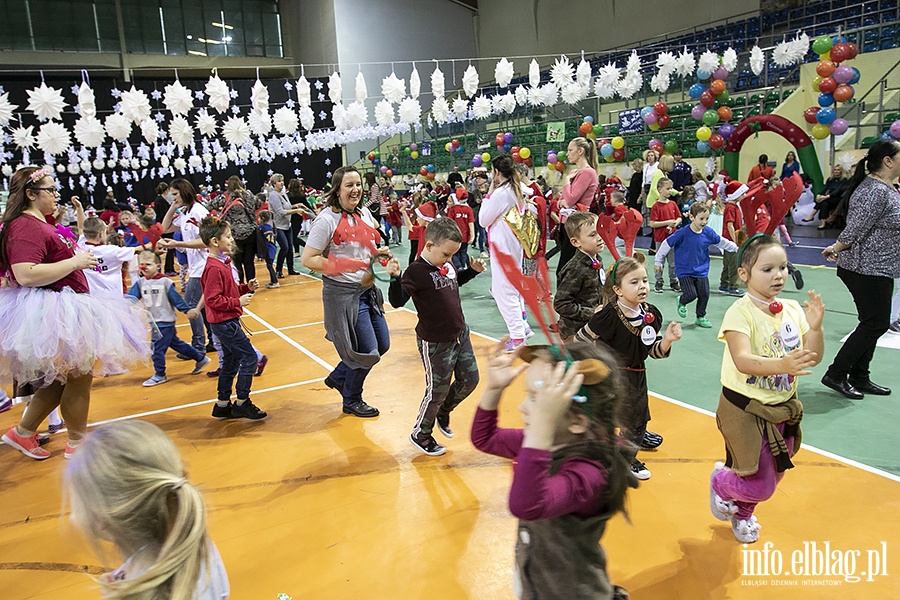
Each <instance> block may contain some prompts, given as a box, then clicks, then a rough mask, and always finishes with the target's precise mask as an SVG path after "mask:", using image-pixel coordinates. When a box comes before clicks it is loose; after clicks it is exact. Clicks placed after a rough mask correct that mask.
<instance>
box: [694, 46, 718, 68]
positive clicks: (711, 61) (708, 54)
mask: <svg viewBox="0 0 900 600" xmlns="http://www.w3.org/2000/svg"><path fill="white" fill-rule="evenodd" d="M718 68H719V55H718V54H716V53H715V52H713V51H712V50H706V51H705V52H704V53H703V54H701V55H700V59H699V60H698V61H697V70H698V71H704V72H706V73H712V72H713V71H715V70H716V69H718Z"/></svg>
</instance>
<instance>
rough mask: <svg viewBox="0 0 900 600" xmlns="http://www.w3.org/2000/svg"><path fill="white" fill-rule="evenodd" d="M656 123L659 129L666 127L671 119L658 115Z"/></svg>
mask: <svg viewBox="0 0 900 600" xmlns="http://www.w3.org/2000/svg"><path fill="white" fill-rule="evenodd" d="M656 122H657V123H658V124H659V126H660V127H668V126H669V124H670V123H671V122H672V117H670V116H669V115H668V114H665V115H659V119H657V121H656Z"/></svg>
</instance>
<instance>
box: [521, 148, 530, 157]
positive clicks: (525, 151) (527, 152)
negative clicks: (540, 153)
mask: <svg viewBox="0 0 900 600" xmlns="http://www.w3.org/2000/svg"><path fill="white" fill-rule="evenodd" d="M519 156H521V157H522V158H528V157H529V156H531V150H530V149H528V148H522V149H521V150H519Z"/></svg>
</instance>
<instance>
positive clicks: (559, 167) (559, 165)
mask: <svg viewBox="0 0 900 600" xmlns="http://www.w3.org/2000/svg"><path fill="white" fill-rule="evenodd" d="M556 170H557V172H559V173H562V172H563V171H565V170H566V163H564V162H563V161H559V162H557V163H556Z"/></svg>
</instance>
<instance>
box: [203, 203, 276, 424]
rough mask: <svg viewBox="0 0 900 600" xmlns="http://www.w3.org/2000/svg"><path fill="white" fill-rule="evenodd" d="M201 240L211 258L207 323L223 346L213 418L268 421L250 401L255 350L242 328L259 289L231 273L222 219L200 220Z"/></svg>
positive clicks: (206, 271)
mask: <svg viewBox="0 0 900 600" xmlns="http://www.w3.org/2000/svg"><path fill="white" fill-rule="evenodd" d="M199 230H200V239H201V240H203V243H204V244H206V249H207V250H208V251H209V257H208V258H207V259H206V267H205V268H204V270H203V275H202V276H201V277H200V285H201V286H202V287H203V299H204V301H205V304H206V320H207V322H209V327H210V329H211V330H212V332H213V334H215V336H216V337H217V338H218V339H219V342H221V344H222V367H221V369H220V370H219V385H218V394H217V397H218V400H217V401H216V405H215V406H214V407H213V410H212V416H214V417H216V418H217V419H237V418H245V419H251V420H254V421H256V420H260V419H265V418H266V417H267V416H268V415H267V414H266V412H265V411H264V410H260V409H259V408H258V407H257V406H256V405H254V404H253V402H252V401H251V400H250V384H251V383H252V382H253V376H254V375H255V374H256V369H257V357H256V351H255V350H254V349H253V346H252V345H251V344H250V340H249V339H247V335H246V334H245V333H244V331H243V329H241V315H243V314H244V309H243V307H244V306H247V305H248V304H250V299H251V298H252V297H253V292H254V291H255V290H256V289H257V288H258V287H259V282H258V281H256V279H251V280H250V281H249V282H247V283H246V284H241V286H240V287H238V285H237V284H236V283H235V282H234V277H233V276H232V274H231V253H232V251H233V249H234V238H233V237H232V236H231V227H230V226H229V225H228V223H226V222H225V221H222V220H221V219H219V217H212V216H210V217H206V218H204V219H203V220H202V221H200V227H199ZM235 375H237V385H236V386H235V392H236V394H237V400H235V402H234V403H232V402H231V388H232V383H234V377H235Z"/></svg>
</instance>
